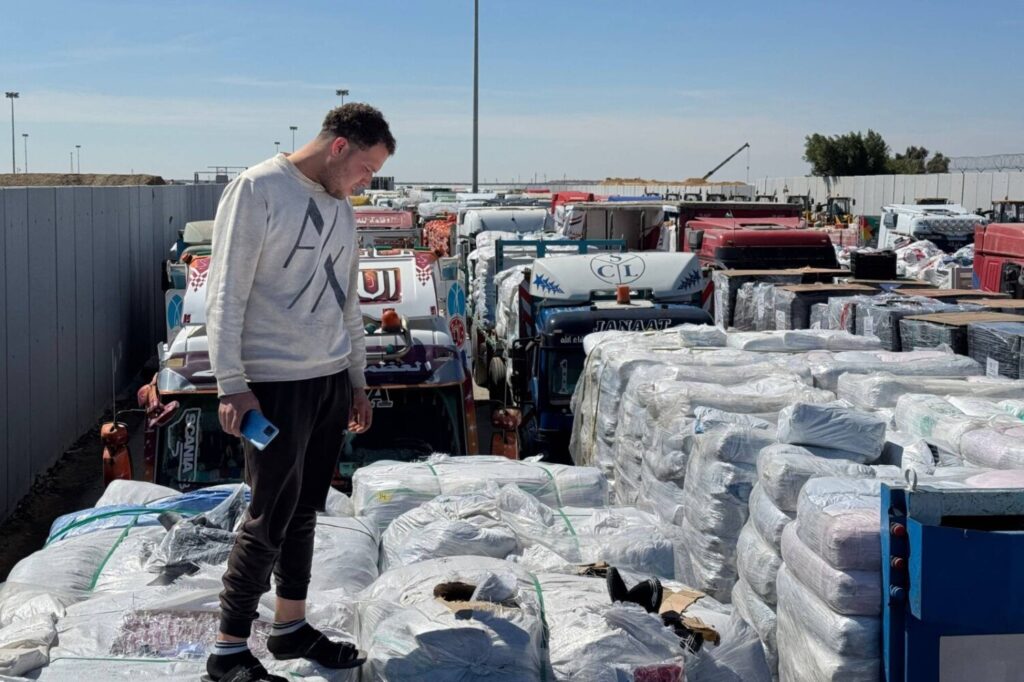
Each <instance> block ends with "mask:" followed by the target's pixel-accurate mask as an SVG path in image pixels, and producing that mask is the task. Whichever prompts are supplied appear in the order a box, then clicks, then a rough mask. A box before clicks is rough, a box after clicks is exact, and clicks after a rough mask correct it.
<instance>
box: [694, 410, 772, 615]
mask: <svg viewBox="0 0 1024 682" xmlns="http://www.w3.org/2000/svg"><path fill="white" fill-rule="evenodd" d="M772 441H773V438H772V437H771V435H768V434H766V433H765V431H763V430H761V429H749V428H744V427H738V426H728V427H725V428H723V429H719V430H716V431H713V432H711V433H706V434H701V435H699V436H696V437H695V438H694V448H693V453H692V454H691V456H690V461H689V463H688V466H687V471H686V480H685V481H684V483H683V490H682V495H681V499H682V500H685V504H684V506H683V520H682V524H681V528H682V538H683V541H684V549H685V552H686V554H687V555H688V562H684V565H683V566H682V567H681V574H682V575H684V576H685V577H686V578H687V582H688V583H690V584H692V585H693V586H694V587H696V588H697V589H699V590H701V591H702V592H706V593H707V594H709V595H711V596H712V597H714V598H715V599H718V600H719V601H728V600H729V599H730V598H731V597H730V595H731V592H732V586H733V584H734V583H735V582H736V578H737V574H736V542H737V540H738V538H739V535H740V531H741V530H742V528H743V525H744V524H745V523H746V521H747V517H748V514H749V510H748V505H747V503H748V500H749V498H750V490H751V488H752V487H753V485H754V483H755V481H756V479H757V468H756V461H757V455H758V453H759V452H760V451H761V449H762V448H764V447H766V446H767V445H769V444H771V442H772ZM687 570H689V571H692V579H691V576H690V575H687V573H686V571H687Z"/></svg>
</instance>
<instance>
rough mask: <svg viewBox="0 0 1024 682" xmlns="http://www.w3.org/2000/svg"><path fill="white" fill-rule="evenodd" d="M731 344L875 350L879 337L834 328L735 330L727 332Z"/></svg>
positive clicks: (751, 348) (792, 350)
mask: <svg viewBox="0 0 1024 682" xmlns="http://www.w3.org/2000/svg"><path fill="white" fill-rule="evenodd" d="M728 345H729V347H730V348H737V349H740V350H748V351H757V352H761V353H764V352H775V353H798V352H802V351H811V350H829V351H854V350H863V351H869V350H875V349H877V348H879V347H880V342H879V341H878V339H872V338H866V337H863V336H855V335H853V334H850V333H848V332H845V331H842V330H836V329H796V330H790V331H767V332H737V333H733V334H729V340H728Z"/></svg>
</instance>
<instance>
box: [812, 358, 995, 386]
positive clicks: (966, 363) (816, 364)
mask: <svg viewBox="0 0 1024 682" xmlns="http://www.w3.org/2000/svg"><path fill="white" fill-rule="evenodd" d="M883 372H884V373H888V374H893V375H898V376H914V377H968V376H980V375H981V374H983V373H984V370H983V368H982V366H981V365H980V364H978V363H977V362H976V361H975V360H973V359H972V358H968V357H964V356H962V355H956V354H954V353H947V352H942V351H933V350H915V351H907V352H905V353H893V352H890V351H881V350H880V351H851V352H846V353H836V354H835V355H832V356H831V357H821V358H816V359H815V360H814V361H812V362H811V374H813V375H814V385H815V386H817V387H818V388H822V389H825V390H828V391H835V390H836V389H837V388H838V383H839V377H840V376H842V375H843V374H847V373H851V374H878V373H883Z"/></svg>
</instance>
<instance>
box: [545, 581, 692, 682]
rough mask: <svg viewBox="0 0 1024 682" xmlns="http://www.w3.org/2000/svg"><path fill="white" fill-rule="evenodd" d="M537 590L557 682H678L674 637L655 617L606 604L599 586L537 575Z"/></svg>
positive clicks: (604, 589)
mask: <svg viewBox="0 0 1024 682" xmlns="http://www.w3.org/2000/svg"><path fill="white" fill-rule="evenodd" d="M537 584H538V586H539V588H540V590H541V592H542V594H543V596H544V618H545V621H546V622H547V626H548V633H549V638H548V649H549V653H550V658H551V667H552V668H553V670H554V676H555V679H557V680H567V681H573V682H576V681H578V682H620V681H621V680H632V679H635V678H636V675H637V673H638V671H639V670H641V669H643V670H645V671H649V672H648V674H651V675H653V674H659V675H660V676H659V677H657V679H659V680H677V679H679V680H681V679H682V670H683V667H684V665H685V664H684V660H683V651H682V649H681V648H680V646H679V639H678V637H676V635H675V634H674V633H672V632H671V631H670V630H668V629H667V628H665V627H664V626H663V625H662V623H661V619H660V618H658V617H657V616H654V615H652V614H649V613H646V612H645V611H644V610H643V609H641V608H639V607H637V606H635V605H632V604H612V603H610V601H609V599H608V590H607V587H606V586H605V582H604V581H603V580H601V579H598V578H591V577H581V576H570V575H560V574H554V573H541V574H538V575H537ZM676 675H678V677H676Z"/></svg>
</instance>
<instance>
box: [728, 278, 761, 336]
mask: <svg viewBox="0 0 1024 682" xmlns="http://www.w3.org/2000/svg"><path fill="white" fill-rule="evenodd" d="M758 286H761V285H758V284H755V283H752V282H748V283H746V284H744V285H743V286H741V287H740V288H739V289H738V290H737V291H736V307H735V309H734V310H733V312H732V324H731V325H729V326H728V328H729V329H732V330H736V331H741V332H748V331H754V330H755V329H757V321H756V320H755V317H756V316H757V308H756V304H755V296H754V290H755V287H758Z"/></svg>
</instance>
